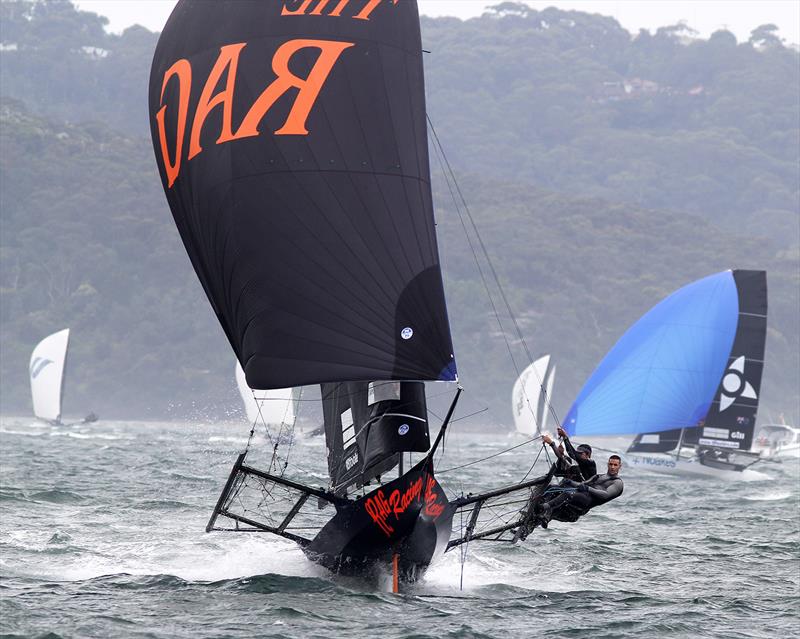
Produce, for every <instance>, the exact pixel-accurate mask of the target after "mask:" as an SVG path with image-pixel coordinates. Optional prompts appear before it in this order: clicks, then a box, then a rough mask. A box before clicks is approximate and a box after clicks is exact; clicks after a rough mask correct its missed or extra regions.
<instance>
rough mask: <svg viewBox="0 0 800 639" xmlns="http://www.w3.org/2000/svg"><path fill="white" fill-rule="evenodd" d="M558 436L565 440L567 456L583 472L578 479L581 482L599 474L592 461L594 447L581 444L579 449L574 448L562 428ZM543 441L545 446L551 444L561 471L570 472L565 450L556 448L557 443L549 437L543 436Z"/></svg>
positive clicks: (559, 428)
mask: <svg viewBox="0 0 800 639" xmlns="http://www.w3.org/2000/svg"><path fill="white" fill-rule="evenodd" d="M558 434H559V436H560V437H561V438H563V440H564V447H565V448H566V449H567V454H568V455H569V456H570V457H571V458H572V459H573V460H575V462H576V463H577V464H578V468H579V469H580V471H581V477H578V478H577V479H579V480H580V481H583V480H585V479H589V478H590V477H594V476H595V475H596V474H597V465H596V464H595V463H594V460H593V459H592V447H591V446H589V444H581V445H580V446H578V447H577V448H574V447H573V446H572V442H571V441H569V437H567V433H566V431H564V429H563V428H561V427H560V426H559V427H558ZM542 441H543V442H544V443H545V444H550V446H551V447H552V449H553V452H554V453H555V454H556V457H558V459H559V464H558V465H559V470H560V471H568V470H569V466H570V464H569V462H568V461H567V460H565V459H564V450H563V449H562V448H561V447H560V446H559V447H556V444H555V442H554V441H553V439H552V438H551V437H550V436H549V435H543V436H542Z"/></svg>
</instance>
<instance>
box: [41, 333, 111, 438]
mask: <svg viewBox="0 0 800 639" xmlns="http://www.w3.org/2000/svg"><path fill="white" fill-rule="evenodd" d="M68 350H69V329H68V328H65V329H63V330H60V331H57V332H55V333H53V334H51V335H48V336H47V337H45V338H44V339H43V340H42V341H41V342H39V343H38V344H37V345H36V347H35V348H34V349H33V353H31V360H30V363H29V364H28V376H29V377H30V382H31V399H32V402H33V414H34V416H35V417H36V418H37V419H39V420H41V421H44V422H47V423H48V424H53V425H56V426H74V425H77V424H86V423H90V422H95V421H97V415H95V414H94V413H89V414H88V415H87V416H86V417H84V418H83V419H82V420H79V421H76V422H67V423H64V422H63V421H62V419H61V404H62V402H63V399H64V378H65V376H66V368H67V351H68Z"/></svg>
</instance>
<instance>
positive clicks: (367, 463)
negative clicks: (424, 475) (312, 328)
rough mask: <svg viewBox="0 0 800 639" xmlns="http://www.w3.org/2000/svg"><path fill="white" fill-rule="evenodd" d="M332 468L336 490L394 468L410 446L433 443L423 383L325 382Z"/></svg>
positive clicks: (424, 447) (421, 449) (422, 447)
mask: <svg viewBox="0 0 800 639" xmlns="http://www.w3.org/2000/svg"><path fill="white" fill-rule="evenodd" d="M322 404H323V411H324V416H325V440H326V443H327V446H328V469H329V471H330V476H331V483H332V486H333V488H334V491H335V492H336V493H337V494H344V493H345V492H346V489H347V487H348V486H350V485H351V484H357V485H359V486H360V485H364V484H366V483H368V482H369V481H370V480H371V479H372V478H374V477H377V476H379V475H381V474H383V473H385V472H387V471H389V470H391V469H392V468H394V467H395V466H396V465H397V464H398V462H399V460H400V457H399V456H400V455H401V454H402V453H403V452H405V451H416V452H425V451H427V450H428V448H430V434H429V431H428V410H427V407H426V402H425V386H424V384H422V383H421V382H350V383H347V384H342V383H336V384H323V385H322Z"/></svg>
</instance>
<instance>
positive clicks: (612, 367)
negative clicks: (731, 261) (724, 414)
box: [565, 271, 739, 435]
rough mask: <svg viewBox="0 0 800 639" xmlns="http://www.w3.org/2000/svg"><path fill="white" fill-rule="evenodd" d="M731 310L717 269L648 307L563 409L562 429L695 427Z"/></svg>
mask: <svg viewBox="0 0 800 639" xmlns="http://www.w3.org/2000/svg"><path fill="white" fill-rule="evenodd" d="M738 313H739V298H738V294H737V288H736V282H735V280H734V278H733V274H732V273H731V271H724V272H722V273H717V274H716V275H711V276H709V277H705V278H703V279H701V280H698V281H696V282H693V283H692V284H689V285H687V286H684V287H683V288H681V289H680V290H678V291H676V292H675V293H673V294H672V295H670V296H669V297H667V298H666V299H664V300H662V301H661V302H660V303H658V304H657V305H656V306H654V307H653V308H652V309H651V310H650V311H648V313H647V314H645V315H644V316H643V317H642V318H641V319H640V320H639V321H638V322H636V323H635V324H634V325H633V326H632V327H631V328H630V329H628V331H627V332H626V333H625V334H624V335H623V336H622V337H621V338H620V339H619V341H618V342H617V343H616V344H615V345H614V347H613V348H612V349H611V351H609V353H608V355H606V357H605V358H604V359H603V361H602V362H600V365H599V366H598V367H597V368H596V369H595V371H594V373H592V375H591V377H589V380H588V381H587V382H586V384H585V385H584V387H583V389H581V392H580V393H579V395H578V398H577V399H576V400H575V403H574V404H573V405H572V408H570V410H569V413H567V418H566V420H565V428H566V430H567V432H568V433H569V434H570V435H576V434H577V435H622V434H629V433H642V432H659V431H664V430H672V429H675V428H686V427H690V426H695V425H697V423H698V422H699V421H700V420H702V419H704V418H705V416H706V414H707V413H708V410H709V407H710V405H711V402H712V401H713V399H714V394H715V392H716V390H717V386H718V385H719V381H720V379H721V377H722V374H723V372H724V371H725V367H726V365H727V362H728V356H729V355H730V352H731V347H732V345H733V341H734V337H735V335H736V326H737V321H738Z"/></svg>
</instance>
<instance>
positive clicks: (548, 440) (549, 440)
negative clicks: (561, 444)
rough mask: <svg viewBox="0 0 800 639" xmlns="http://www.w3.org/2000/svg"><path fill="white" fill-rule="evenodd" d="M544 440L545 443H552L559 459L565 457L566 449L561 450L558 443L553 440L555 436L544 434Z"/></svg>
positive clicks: (551, 445) (551, 446)
mask: <svg viewBox="0 0 800 639" xmlns="http://www.w3.org/2000/svg"><path fill="white" fill-rule="evenodd" d="M542 441H543V442H544V443H545V444H550V448H552V449H553V452H554V453H555V454H556V457H558V458H559V459H564V451H563V450H560V449H559V448H558V446H556V443H555V442H554V441H553V438H552V437H550V435H542Z"/></svg>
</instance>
